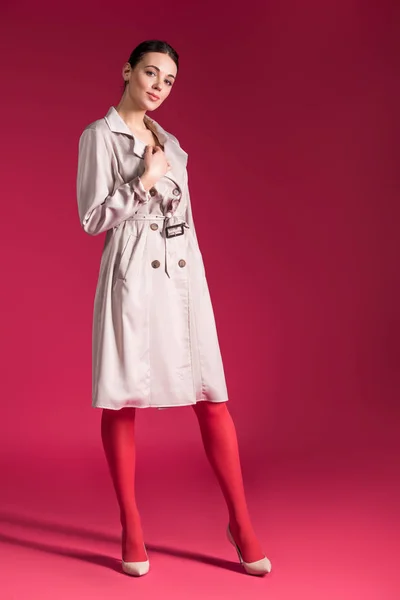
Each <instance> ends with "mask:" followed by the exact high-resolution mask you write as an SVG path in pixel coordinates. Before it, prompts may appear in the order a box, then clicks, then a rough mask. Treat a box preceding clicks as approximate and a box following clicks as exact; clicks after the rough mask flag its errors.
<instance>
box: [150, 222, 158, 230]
mask: <svg viewBox="0 0 400 600" xmlns="http://www.w3.org/2000/svg"><path fill="white" fill-rule="evenodd" d="M150 229H152V230H153V231H157V229H158V225H157V223H152V224H151V225H150Z"/></svg>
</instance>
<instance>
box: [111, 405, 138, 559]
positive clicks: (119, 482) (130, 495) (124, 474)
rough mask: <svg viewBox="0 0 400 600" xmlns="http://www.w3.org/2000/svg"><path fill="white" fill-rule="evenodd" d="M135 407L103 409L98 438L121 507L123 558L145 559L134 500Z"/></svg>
mask: <svg viewBox="0 0 400 600" xmlns="http://www.w3.org/2000/svg"><path fill="white" fill-rule="evenodd" d="M135 418H136V409H135V408H121V409H120V410H111V409H106V408H103V413H102V416H101V438H102V442H103V448H104V452H105V455H106V459H107V463H108V466H109V470H110V474H111V478H112V481H113V484H114V489H115V493H116V495H117V500H118V504H119V509H120V519H121V525H122V559H123V560H124V561H126V562H128V561H133V562H135V561H145V560H147V556H146V551H145V549H144V546H143V532H142V527H141V522H140V516H139V511H138V508H137V506H136V499H135V465H136V447H135Z"/></svg>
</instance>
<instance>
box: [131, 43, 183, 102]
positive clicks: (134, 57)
mask: <svg viewBox="0 0 400 600" xmlns="http://www.w3.org/2000/svg"><path fill="white" fill-rule="evenodd" d="M147 52H161V53H162V54H168V56H170V57H171V58H172V60H173V61H174V63H175V64H176V69H177V72H178V69H179V55H178V53H177V51H176V50H174V49H173V48H172V46H170V45H169V44H167V42H164V41H163V40H145V41H144V42H141V43H140V44H139V45H138V46H136V48H134V50H132V52H131V55H130V57H129V58H128V60H127V62H128V63H129V64H130V65H131V67H132V69H134V68H135V66H136V65H137V64H138V62H140V61H141V59H142V58H143V56H144V55H145V54H147ZM127 83H128V82H127V81H124V83H123V88H122V91H124V90H125V88H126V85H127Z"/></svg>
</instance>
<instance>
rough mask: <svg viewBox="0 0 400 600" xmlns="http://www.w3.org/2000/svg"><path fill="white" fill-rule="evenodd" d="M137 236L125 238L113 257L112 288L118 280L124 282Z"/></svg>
mask: <svg viewBox="0 0 400 600" xmlns="http://www.w3.org/2000/svg"><path fill="white" fill-rule="evenodd" d="M136 239H137V235H136V234H135V233H130V234H129V235H128V237H127V238H125V239H124V240H123V242H122V243H121V248H120V249H119V250H118V251H117V254H116V255H115V262H114V269H113V287H114V286H115V284H116V283H117V281H118V280H124V279H125V277H126V272H127V271H128V267H129V263H130V261H131V258H132V253H133V250H134V247H135V242H136Z"/></svg>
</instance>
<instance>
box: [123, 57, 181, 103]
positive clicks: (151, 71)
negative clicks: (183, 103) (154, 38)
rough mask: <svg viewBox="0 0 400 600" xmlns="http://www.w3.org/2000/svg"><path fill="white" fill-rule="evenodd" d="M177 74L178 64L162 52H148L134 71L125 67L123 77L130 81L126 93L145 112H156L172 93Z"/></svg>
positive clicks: (128, 65) (127, 65) (128, 66)
mask: <svg viewBox="0 0 400 600" xmlns="http://www.w3.org/2000/svg"><path fill="white" fill-rule="evenodd" d="M176 74H177V68H176V64H175V63H174V61H173V60H172V58H170V57H169V56H168V54H162V53H161V52H147V53H146V54H145V55H144V56H143V57H142V59H141V60H140V62H139V63H138V64H137V65H136V66H135V68H134V69H133V70H132V69H131V66H130V64H129V63H126V64H125V65H124V69H123V76H124V79H125V80H126V79H128V80H129V81H128V83H127V86H126V88H127V89H126V90H125V91H126V93H127V94H128V96H129V97H130V99H131V100H132V102H133V103H134V104H135V105H136V106H137V107H138V108H141V109H143V110H155V109H156V108H158V107H159V106H161V104H162V103H163V102H164V100H165V99H166V98H167V97H168V96H169V94H170V93H171V89H172V86H173V85H174V82H175V77H176Z"/></svg>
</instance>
